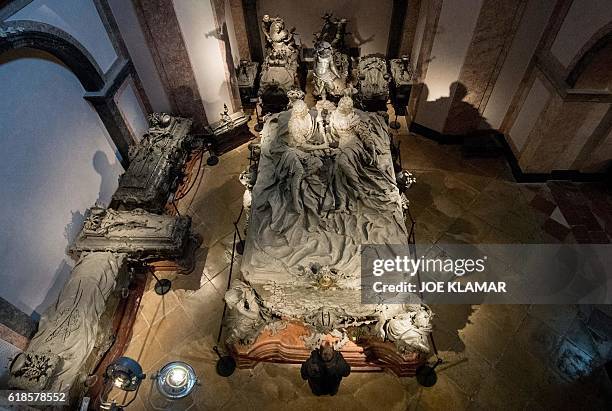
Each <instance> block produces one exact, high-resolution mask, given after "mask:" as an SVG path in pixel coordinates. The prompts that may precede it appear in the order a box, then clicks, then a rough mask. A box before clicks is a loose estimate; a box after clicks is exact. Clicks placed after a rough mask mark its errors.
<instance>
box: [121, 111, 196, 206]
mask: <svg viewBox="0 0 612 411" xmlns="http://www.w3.org/2000/svg"><path fill="white" fill-rule="evenodd" d="M191 123H192V121H191V120H190V119H187V118H181V117H173V116H170V115H169V114H165V113H154V114H151V115H150V116H149V125H150V127H149V131H148V132H147V133H146V134H145V135H144V136H143V138H142V140H141V141H140V142H139V143H138V144H137V145H135V146H133V147H132V148H130V166H129V167H128V169H127V170H126V172H125V173H124V174H123V175H122V176H121V178H120V180H119V187H118V188H117V191H116V192H115V194H114V195H113V200H112V202H111V207H112V208H115V209H119V210H133V209H135V208H142V209H144V210H147V211H150V212H152V213H161V212H163V210H164V207H165V205H166V202H167V200H168V197H169V196H170V194H171V193H172V192H173V191H174V189H175V188H176V184H177V183H178V180H179V178H178V177H179V176H180V174H181V170H182V168H183V166H184V163H185V161H186V160H187V157H188V156H189V152H190V139H191V137H190V135H189V134H188V133H189V130H190V128H191Z"/></svg>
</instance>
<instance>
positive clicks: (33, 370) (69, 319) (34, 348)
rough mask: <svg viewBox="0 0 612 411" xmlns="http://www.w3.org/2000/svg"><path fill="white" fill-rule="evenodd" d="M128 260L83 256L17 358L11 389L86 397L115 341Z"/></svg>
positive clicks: (107, 254) (115, 256)
mask: <svg viewBox="0 0 612 411" xmlns="http://www.w3.org/2000/svg"><path fill="white" fill-rule="evenodd" d="M126 258H127V255H126V254H120V253H110V252H97V253H87V254H84V255H83V256H82V257H81V259H80V260H79V261H78V262H77V263H76V265H75V267H74V268H73V270H72V273H71V275H70V278H69V279H68V281H67V282H66V284H65V285H64V287H63V289H62V291H61V293H60V295H59V297H58V299H57V302H56V303H55V304H53V305H51V307H49V308H48V309H47V310H46V311H45V313H44V314H43V316H42V318H41V321H40V324H39V328H38V331H37V332H36V334H35V335H34V337H33V338H32V340H31V341H30V344H29V346H28V348H27V350H26V351H24V352H23V353H20V354H18V355H17V356H16V357H15V358H14V359H13V361H12V363H11V365H10V369H9V371H10V379H9V382H8V385H9V387H11V388H17V389H22V390H27V391H30V392H39V391H53V392H64V393H67V394H69V397H70V398H71V399H73V400H74V399H78V398H80V397H81V396H82V394H83V393H84V391H85V390H86V386H85V379H86V377H87V375H88V374H89V373H90V372H91V371H92V370H93V368H95V366H96V364H97V363H98V362H99V360H100V358H101V357H102V356H103V355H104V354H105V352H106V351H107V350H108V348H109V347H110V346H111V345H112V341H113V338H114V336H113V335H112V330H111V326H110V324H111V322H112V318H113V315H114V313H115V310H116V308H117V305H118V302H119V301H120V299H121V295H122V294H123V293H124V292H125V291H124V290H127V286H128V282H129V273H128V270H127V264H126Z"/></svg>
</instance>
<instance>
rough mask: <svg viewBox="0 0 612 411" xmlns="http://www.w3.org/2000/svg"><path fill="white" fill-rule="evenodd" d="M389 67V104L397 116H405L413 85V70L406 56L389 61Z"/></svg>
mask: <svg viewBox="0 0 612 411" xmlns="http://www.w3.org/2000/svg"><path fill="white" fill-rule="evenodd" d="M389 66H390V67H391V78H392V81H391V102H392V103H393V106H394V108H395V113H396V114H397V115H405V114H406V106H407V105H408V102H409V101H410V92H411V91H412V85H413V83H414V68H413V66H412V63H411V61H410V58H409V57H408V56H402V57H401V58H399V59H393V60H391V61H390V62H389Z"/></svg>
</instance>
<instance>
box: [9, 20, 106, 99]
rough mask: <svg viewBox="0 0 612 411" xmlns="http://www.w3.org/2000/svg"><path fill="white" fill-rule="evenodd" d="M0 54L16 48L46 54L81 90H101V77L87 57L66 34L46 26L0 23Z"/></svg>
mask: <svg viewBox="0 0 612 411" xmlns="http://www.w3.org/2000/svg"><path fill="white" fill-rule="evenodd" d="M0 34H2V35H0V54H2V53H4V52H6V51H9V50H17V49H20V48H31V49H37V50H42V51H46V52H47V53H49V54H51V55H53V56H54V57H56V58H57V59H58V60H60V61H61V62H62V63H63V64H65V65H66V66H67V67H68V68H70V70H71V71H72V72H73V73H74V74H75V75H76V76H77V78H78V79H79V81H80V82H81V84H82V85H83V88H84V89H85V91H98V90H100V89H102V88H103V87H104V77H103V75H102V73H101V71H100V68H99V67H98V64H97V63H96V62H95V60H94V59H93V57H92V56H91V54H89V52H88V51H87V50H85V48H84V47H83V46H82V45H81V44H80V43H79V42H78V41H77V40H76V39H74V38H73V37H72V36H71V35H70V34H68V33H66V32H65V31H62V30H60V29H58V28H56V27H53V26H51V25H49V24H45V23H39V22H33V21H25V20H17V21H10V22H6V23H3V24H0Z"/></svg>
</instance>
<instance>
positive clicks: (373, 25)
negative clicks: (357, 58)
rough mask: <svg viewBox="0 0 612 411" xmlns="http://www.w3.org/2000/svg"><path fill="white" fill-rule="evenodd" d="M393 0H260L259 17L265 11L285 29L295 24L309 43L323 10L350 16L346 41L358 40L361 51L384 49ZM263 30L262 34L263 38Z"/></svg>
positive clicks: (352, 42) (320, 23) (320, 24)
mask: <svg viewBox="0 0 612 411" xmlns="http://www.w3.org/2000/svg"><path fill="white" fill-rule="evenodd" d="M392 6H393V1H392V0H377V1H376V0H309V1H293V0H291V1H287V0H259V1H258V2H257V15H258V18H259V21H261V18H262V16H263V15H265V14H269V15H270V16H279V17H281V18H283V19H284V20H285V25H286V26H287V29H290V28H291V27H295V28H296V33H299V34H300V38H301V39H302V42H303V44H304V45H305V46H306V47H312V46H313V44H312V42H313V33H315V32H317V31H319V30H321V27H322V25H323V20H321V16H322V15H323V14H324V13H325V12H333V14H334V17H337V18H346V19H349V23H348V26H347V31H349V32H351V33H352V34H349V35H348V36H347V37H346V39H347V41H349V44H355V45H359V44H361V46H360V47H361V55H366V54H371V53H382V54H386V53H387V43H388V41H389V27H390V25H391V10H392ZM263 37H264V36H263V33H261V38H262V39H263Z"/></svg>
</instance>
